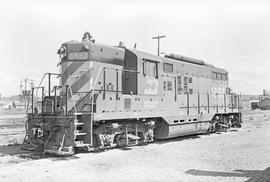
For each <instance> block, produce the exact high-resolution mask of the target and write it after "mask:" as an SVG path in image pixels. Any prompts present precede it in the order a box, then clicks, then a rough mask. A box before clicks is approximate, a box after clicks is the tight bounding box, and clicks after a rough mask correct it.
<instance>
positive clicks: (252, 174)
mask: <svg viewBox="0 0 270 182" xmlns="http://www.w3.org/2000/svg"><path fill="white" fill-rule="evenodd" d="M185 173H186V174H190V175H194V176H213V177H245V178H249V179H248V180H246V182H255V181H258V182H259V181H260V182H269V181H270V167H268V168H266V169H264V170H242V169H237V170H234V171H233V172H219V171H206V170H196V169H190V170H187V171H185Z"/></svg>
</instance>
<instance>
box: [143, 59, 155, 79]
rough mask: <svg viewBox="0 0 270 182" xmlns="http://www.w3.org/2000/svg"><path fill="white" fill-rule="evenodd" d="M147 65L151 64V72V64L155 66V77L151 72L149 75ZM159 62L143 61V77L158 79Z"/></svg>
mask: <svg viewBox="0 0 270 182" xmlns="http://www.w3.org/2000/svg"><path fill="white" fill-rule="evenodd" d="M147 63H148V64H149V70H150V69H151V66H150V65H151V64H154V65H155V69H154V70H152V71H153V73H154V75H151V74H149V73H151V71H149V73H147ZM158 63H159V62H158V61H154V60H149V59H143V75H144V76H147V77H150V78H155V79H158Z"/></svg>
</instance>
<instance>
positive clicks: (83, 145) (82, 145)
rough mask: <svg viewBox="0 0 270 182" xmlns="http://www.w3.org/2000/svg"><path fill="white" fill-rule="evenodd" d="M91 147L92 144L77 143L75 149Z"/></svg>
mask: <svg viewBox="0 0 270 182" xmlns="http://www.w3.org/2000/svg"><path fill="white" fill-rule="evenodd" d="M86 146H90V143H75V147H86Z"/></svg>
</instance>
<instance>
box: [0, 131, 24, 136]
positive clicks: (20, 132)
mask: <svg viewBox="0 0 270 182" xmlns="http://www.w3.org/2000/svg"><path fill="white" fill-rule="evenodd" d="M20 134H25V131H15V132H14V131H9V132H6V131H4V132H1V131H0V136H3V135H20Z"/></svg>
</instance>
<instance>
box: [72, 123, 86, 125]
mask: <svg viewBox="0 0 270 182" xmlns="http://www.w3.org/2000/svg"><path fill="white" fill-rule="evenodd" d="M74 125H75V126H78V125H84V123H74Z"/></svg>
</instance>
